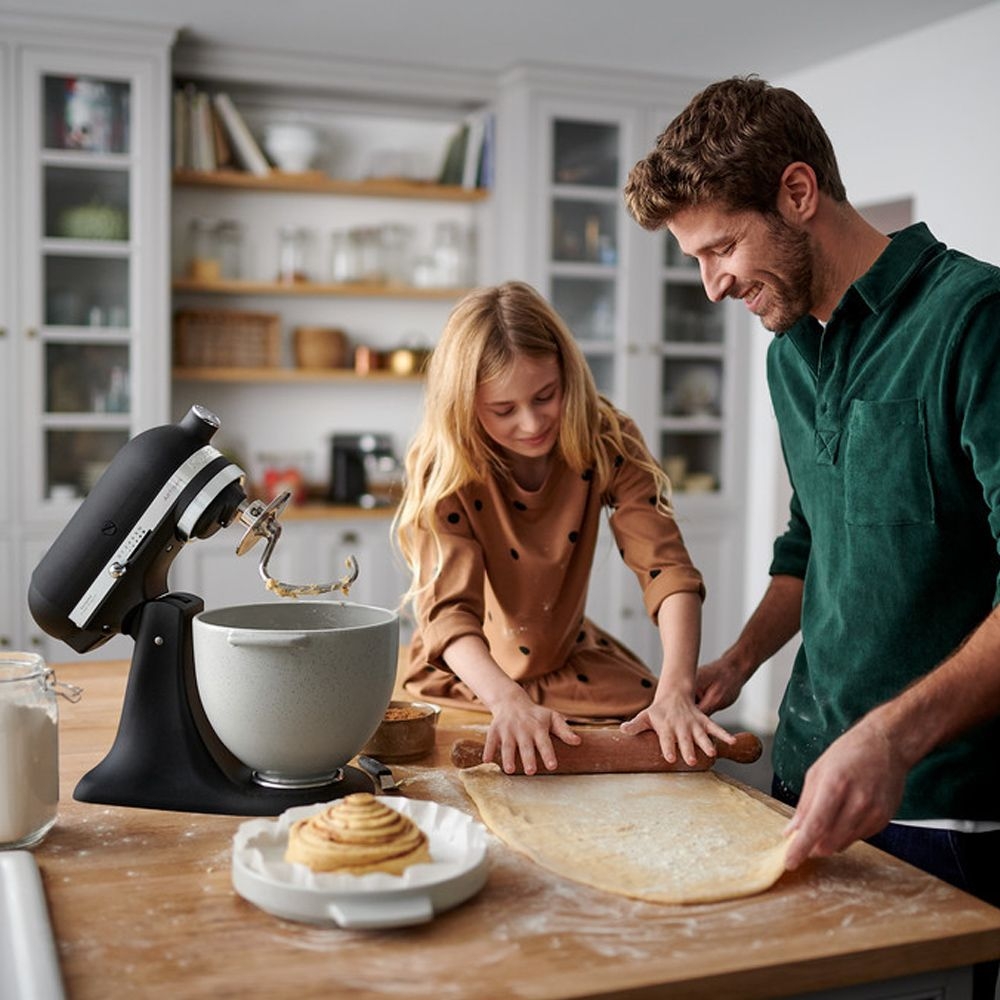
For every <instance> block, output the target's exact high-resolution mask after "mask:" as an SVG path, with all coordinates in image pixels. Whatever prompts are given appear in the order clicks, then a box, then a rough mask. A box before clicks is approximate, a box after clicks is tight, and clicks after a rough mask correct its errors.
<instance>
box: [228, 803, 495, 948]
mask: <svg viewBox="0 0 1000 1000" xmlns="http://www.w3.org/2000/svg"><path fill="white" fill-rule="evenodd" d="M380 801H381V802H383V803H384V804H385V805H387V806H389V807H390V808H392V809H395V810H396V811H397V812H400V813H402V814H403V815H404V816H408V817H409V818H410V819H412V820H413V822H414V823H416V824H417V826H419V827H420V829H421V830H423V831H424V833H426V834H427V839H428V846H429V848H430V852H431V857H432V858H433V861H432V863H431V864H419V865H412V866H411V867H409V868H407V869H406V871H405V872H404V873H403V874H402V875H386V874H383V873H382V872H372V873H370V874H368V875H342V874H330V873H317V872H313V871H311V870H310V869H309V868H308V867H306V866H305V865H301V864H290V863H289V862H287V861H285V860H284V853H285V847H286V846H287V843H288V828H289V827H290V826H291V824H292V823H293V822H295V820H297V819H301V818H302V817H305V816H312V815H314V814H315V813H317V812H320V811H321V810H322V809H324V808H326V806H325V805H323V804H317V805H310V806H296V807H295V808H294V809H288V810H286V811H285V812H283V813H282V814H281V815H280V816H279V817H278V818H277V819H276V820H267V819H256V820H249V821H247V822H246V823H243V824H241V826H240V827H239V829H238V830H237V831H236V833H235V835H234V836H233V886H234V887H235V889H236V891H237V892H238V893H239V894H240V895H241V896H242V897H243V898H244V899H247V900H249V901H250V902H251V903H253V904H254V905H256V906H259V907H260V908H261V909H262V910H266V911H267V912H268V913H273V914H274V915H275V916H278V917H283V918H284V919H286V920H300V921H304V922H306V923H313V924H336V925H337V926H340V927H349V928H381V927H405V926H407V925H409V924H420V923H425V922H426V921H428V920H431V919H432V918H433V917H434V915H435V914H436V913H441V912H442V911H444V910H447V909H450V908H451V907H453V906H457V905H458V904H459V903H462V902H464V901H465V900H467V899H469V897H471V896H473V895H475V894H476V893H477V892H479V890H480V889H481V888H482V887H483V886H484V885H485V884H486V876H487V869H488V862H487V858H486V829H485V827H483V826H482V824H480V823H477V822H476V821H475V820H474V819H472V817H471V816H468V815H466V814H465V813H464V812H461V811H460V810H458V809H452V808H451V807H450V806H444V805H441V804H440V803H437V802H423V801H420V800H418V799H406V798H391V797H384V798H381V797H380Z"/></svg>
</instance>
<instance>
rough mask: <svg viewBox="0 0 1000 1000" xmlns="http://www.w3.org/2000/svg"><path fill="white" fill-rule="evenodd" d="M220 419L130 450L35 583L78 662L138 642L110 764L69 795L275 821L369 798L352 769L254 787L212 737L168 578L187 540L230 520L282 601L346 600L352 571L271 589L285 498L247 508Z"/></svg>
mask: <svg viewBox="0 0 1000 1000" xmlns="http://www.w3.org/2000/svg"><path fill="white" fill-rule="evenodd" d="M218 428H219V419H218V417H216V416H215V415H214V414H213V413H211V412H209V411H208V410H206V409H205V408H204V407H201V406H194V407H192V408H191V410H190V411H189V412H188V413H187V415H186V416H185V417H184V419H183V420H181V421H180V423H178V424H170V425H167V426H164V427H155V428H152V429H151V430H148V431H145V432H143V433H141V434H139V435H137V436H136V437H134V438H133V439H132V440H131V441H129V442H128V443H127V444H126V445H125V446H124V447H123V448H122V449H121V451H120V452H119V453H118V454H117V455H116V456H115V458H114V460H113V461H112V463H111V465H110V466H109V467H108V469H107V471H106V472H105V473H104V475H103V476H102V477H101V478H100V479H99V480H98V482H97V484H96V485H95V486H94V488H93V490H92V491H91V493H90V495H89V496H88V497H87V498H86V500H84V502H83V503H82V504H81V506H80V508H79V509H78V510H77V511H76V513H75V514H74V515H73V517H72V518H71V519H70V521H69V523H68V524H67V525H66V526H65V528H64V529H63V530H62V532H61V533H60V534H59V536H58V537H57V538H56V540H55V541H54V542H53V544H52V546H51V548H50V549H49V550H48V552H47V553H46V554H45V556H44V558H43V559H42V561H41V562H40V563H39V564H38V566H37V567H36V569H35V571H34V573H33V574H32V577H31V586H30V589H29V593H28V603H29V607H30V609H31V613H32V615H33V616H34V618H35V621H36V622H38V624H39V626H40V627H41V628H43V629H44V630H45V631H46V632H47V633H48V634H49V635H52V636H54V637H55V638H57V639H62V640H63V641H64V642H66V643H67V644H68V645H70V646H71V647H72V648H73V649H75V650H76V651H77V652H78V653H84V652H88V651H90V650H92V649H96V648H97V647H99V646H100V645H101V644H102V643H104V642H106V641H107V640H108V639H110V638H111V637H112V636H113V635H116V634H118V633H123V634H125V635H129V636H131V637H132V639H133V640H134V642H135V652H134V653H133V656H132V665H131V669H130V671H129V677H128V683H127V686H126V690H125V700H124V704H123V706H122V715H121V719H120V721H119V725H118V733H117V735H116V737H115V741H114V744H113V745H112V747H111V749H110V751H109V752H108V754H107V756H106V757H105V758H104V760H103V761H101V763H100V764H98V765H97V766H96V767H95V768H93V769H92V770H91V771H89V772H88V773H87V774H85V775H84V776H83V778H81V780H80V782H79V784H78V785H77V786H76V789H75V791H74V798H76V799H79V800H80V801H83V802H99V803H104V804H107V805H124V806H140V807H144V808H149V809H173V810H179V811H185V812H204V813H227V814H231V815H241V816H273V815H277V814H278V813H280V812H282V811H284V810H285V809H287V808H290V807H291V806H296V805H304V804H308V803H314V802H323V801H327V800H329V799H334V798H338V797H340V796H343V795H347V794H350V793H351V792H359V791H365V792H370V791H372V790H373V784H372V781H371V779H370V778H369V777H368V776H367V775H366V774H365V773H364V772H362V771H360V770H358V769H356V768H354V767H344V768H342V769H341V771H340V774H339V776H338V777H337V778H336V779H334V780H332V781H328V782H326V783H325V784H321V785H312V786H307V787H274V786H271V785H267V786H265V785H262V784H260V783H258V782H257V781H255V780H254V775H253V773H252V772H251V771H250V769H249V768H248V767H246V766H245V765H244V764H242V763H241V762H240V761H239V760H237V759H236V758H235V757H234V756H233V755H232V754H231V753H230V752H229V751H228V750H227V749H226V748H225V747H224V746H222V744H221V742H220V741H219V739H218V737H217V736H216V735H215V733H214V732H213V731H212V728H211V726H210V725H209V724H208V721H207V719H206V717H205V712H204V709H203V708H202V705H201V701H200V699H199V696H198V688H197V684H196V682H195V671H194V655H193V651H192V638H191V636H192V626H191V622H192V619H193V618H194V616H195V615H196V614H198V613H199V612H200V611H201V610H202V609H203V608H204V603H203V601H202V600H201V598H199V597H196V596H195V595H193V594H185V593H168V592H167V571H168V569H169V567H170V565H171V563H172V562H173V560H174V559H175V558H176V556H177V553H178V552H180V550H181V549H182V548H183V547H184V545H185V544H186V543H187V542H188V541H190V540H192V539H195V538H208V537H210V536H211V535H213V534H215V533H216V532H217V531H218V530H219V529H220V528H223V527H226V526H228V525H229V524H231V523H233V522H234V521H239V523H240V524H242V525H244V526H245V528H246V532H245V534H244V535H243V538H242V540H241V541H240V543H239V545H238V546H237V548H236V552H237V554H238V555H243V554H244V553H246V552H248V551H249V550H250V549H251V548H253V546H254V545H255V544H256V543H257V542H258V541H260V540H261V539H264V540H265V542H266V548H265V550H264V554H263V556H262V558H261V561H260V567H259V568H260V574H261V576H262V577H263V579H264V582H265V583H266V584H267V586H268V588H269V589H271V590H273V591H275V592H277V593H278V594H280V595H282V596H296V595H298V594H300V593H306V594H316V593H322V592H324V591H330V590H341V591H343V592H344V593H346V592H347V589H348V587H349V585H350V584H351V583H352V582H353V580H354V579H355V578H356V576H357V567H356V565H354V564H353V560H351V561H350V563H349V566H350V570H351V572H350V573H349V575H348V576H347V577H345V578H344V579H343V580H341V581H339V582H337V583H334V584H327V585H322V586H315V585H309V586H304V587H296V586H294V585H290V584H283V583H279V582H278V581H276V580H274V579H273V578H272V577H271V576H270V575H269V574H268V571H267V562H268V559H269V558H270V555H271V553H272V551H273V549H274V546H275V544H276V542H277V540H278V538H279V536H280V534H281V526H280V524H279V523H278V520H277V519H278V515H279V514H280V513H281V511H282V510H283V509H284V507H285V505H286V504H287V502H288V500H289V495H288V494H287V493H285V494H282V495H281V496H279V497H277V498H276V499H275V500H274V501H272V502H271V503H270V504H265V503H263V502H262V501H259V500H250V499H249V498H248V497H247V496H246V494H245V493H244V491H243V488H242V481H243V478H244V473H243V470H242V469H240V468H239V466H237V465H235V464H233V463H232V462H230V461H229V459H228V458H226V457H225V456H224V455H222V454H221V453H220V452H219V451H217V450H216V449H215V448H213V447H212V446H211V445H210V444H209V442H210V440H211V438H212V436H213V435H214V434H215V432H216V430H218Z"/></svg>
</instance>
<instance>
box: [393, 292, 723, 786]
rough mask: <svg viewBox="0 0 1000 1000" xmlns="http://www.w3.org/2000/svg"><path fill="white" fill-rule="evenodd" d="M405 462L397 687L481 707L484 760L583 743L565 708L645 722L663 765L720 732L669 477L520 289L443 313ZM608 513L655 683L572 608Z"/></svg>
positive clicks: (557, 327)
mask: <svg viewBox="0 0 1000 1000" xmlns="http://www.w3.org/2000/svg"><path fill="white" fill-rule="evenodd" d="M406 473H407V483H406V488H405V491H404V494H403V500H402V504H401V506H400V509H399V511H398V513H397V515H396V522H395V530H396V534H397V539H398V542H399V546H400V549H401V551H402V553H403V555H404V557H405V558H406V561H407V563H408V565H409V567H410V569H411V571H412V574H413V580H412V585H411V588H410V590H409V592H408V593H407V595H405V597H404V601H405V600H407V599H412V600H413V604H414V610H415V613H416V631H415V634H414V636H413V640H412V643H411V645H410V663H409V668H408V671H407V675H406V678H405V682H404V686H405V688H406V690H407V691H408V692H409V693H410V694H413V695H415V696H417V697H419V698H423V699H428V700H431V701H435V702H441V703H445V704H450V705H458V706H460V707H463V708H474V709H481V710H487V711H489V712H491V713H492V719H491V721H490V725H489V729H488V731H487V735H486V741H485V747H484V759H485V760H493V759H494V757H495V755H496V753H497V751H499V755H500V763H501V765H502V766H503V768H504V770H505V771H508V772H510V771H512V770H513V768H514V763H515V759H516V757H517V755H518V754H519V755H520V757H521V761H522V763H523V766H524V769H525V771H526V772H527V773H529V774H531V773H534V772H535V771H536V770H537V766H538V760H539V759H540V760H541V762H542V764H543V765H544V766H545V767H546V768H548V769H549V770H551V769H553V768H554V767H555V766H556V752H555V749H554V747H553V741H552V737H553V736H555V737H557V738H558V739H560V740H562V741H563V742H564V743H571V744H575V743H579V742H580V737H579V735H577V734H576V733H574V732H573V731H572V730H571V729H570V727H569V725H568V724H567V718H572V719H577V720H583V719H587V720H597V719H601V720H607V719H609V718H615V719H619V720H620V719H623V718H626V719H629V720H630V721H628V722H626V723H625V724H624V725H623V726H622V729H623V730H624V731H625V732H627V733H638V732H641V731H643V730H646V729H653V730H655V731H656V732H657V734H658V735H659V739H660V745H661V747H662V749H663V754H664V757H665V758H666V759H667V760H669V761H674V760H676V758H677V753H678V752H679V753H680V755H681V756H682V757H683V758H684V759H685V760H687V761H690V762H693V761H694V753H695V745H697V746H699V747H701V748H702V749H703V750H704V751H705V752H706V753H709V754H711V753H714V747H713V744H712V737H717V738H719V739H722V740H725V741H727V742H730V741H731V740H732V737H731V736H729V734H728V733H726V731H725V730H723V729H722V728H721V727H719V726H718V725H717V724H716V723H714V722H712V721H711V720H710V719H708V717H707V716H705V715H704V714H703V713H702V712H700V711H699V710H698V708H697V707H696V706H695V703H694V676H695V668H696V665H697V658H698V649H699V644H700V631H701V601H702V598H703V596H704V587H703V585H702V579H701V575H700V574H699V573H698V571H697V570H696V569H695V568H694V567H693V566H692V564H691V560H690V558H689V557H688V554H687V551H686V549H685V548H684V544H683V542H682V540H681V536H680V532H679V531H678V529H677V525H676V523H675V522H674V519H673V517H672V516H671V512H670V508H669V506H668V503H667V499H666V494H667V492H668V491H669V482H668V480H667V478H666V476H665V475H664V473H663V471H662V470H661V469H660V467H659V466H658V465H657V463H656V462H655V461H654V460H653V458H652V456H651V455H650V454H649V451H648V450H647V448H646V446H645V444H644V443H643V440H642V437H641V435H640V433H639V430H638V428H637V427H636V426H635V424H634V423H633V422H632V421H631V420H630V419H629V418H628V417H626V416H625V415H624V414H623V413H621V412H619V411H618V410H616V409H615V408H614V407H613V406H612V405H611V403H609V402H608V401H607V400H606V399H604V398H603V397H601V396H599V395H598V393H597V389H596V387H595V385H594V381H593V378H592V376H591V374H590V369H589V368H588V366H587V363H586V361H585V359H584V357H583V355H582V353H581V352H580V349H579V347H578V346H577V344H576V341H575V340H574V339H573V336H572V334H571V333H570V332H569V330H568V329H567V328H566V326H565V325H564V324H563V322H562V321H561V320H560V318H559V317H558V316H557V315H556V313H555V311H554V310H553V309H552V308H551V307H550V306H549V305H548V303H546V302H545V300H544V299H543V298H542V297H541V296H540V295H539V294H538V293H537V292H536V291H534V289H532V288H531V287H529V286H528V285H525V284H523V283H520V282H508V283H507V284H503V285H499V286H497V287H493V288H483V289H478V290H476V291H473V292H471V293H470V294H469V295H467V296H466V297H465V298H464V299H463V300H462V301H461V302H459V303H458V305H457V306H456V307H455V309H454V311H453V312H452V314H451V317H450V319H449V320H448V323H447V326H446V327H445V330H444V332H443V334H442V336H441V340H440V342H439V343H438V345H437V347H436V348H435V349H434V353H433V355H432V357H431V361H430V364H429V368H428V372H427V387H426V399H425V409H424V416H423V420H422V423H421V426H420V428H419V429H418V431H417V434H416V437H415V438H414V441H413V443H412V445H411V446H410V449H409V452H408V454H407V458H406ZM605 507H606V508H608V509H609V510H610V511H611V515H610V523H611V527H612V530H613V532H614V535H615V538H616V540H617V543H618V547H619V550H620V552H621V555H622V558H623V559H624V560H625V562H626V564H627V565H628V566H629V567H630V568H631V569H633V570H634V571H635V574H636V576H637V577H638V579H639V585H640V587H641V588H642V593H643V599H644V602H645V607H646V611H647V612H648V614H649V615H650V617H651V619H652V620H653V622H655V623H656V624H657V625H658V626H659V630H660V636H661V640H662V644H663V661H662V665H661V670H660V679H659V682H658V683H657V680H656V678H655V677H654V675H653V674H652V673H651V672H650V671H649V670H648V669H647V668H646V667H645V666H644V665H643V664H642V663H641V662H639V660H638V659H637V658H636V657H635V655H634V654H633V653H631V652H630V651H629V650H628V649H626V648H625V647H624V646H623V645H621V643H619V642H617V641H616V640H615V639H614V638H613V637H612V636H610V635H608V634H607V633H606V632H604V631H603V630H602V629H601V628H599V627H598V626H597V625H595V624H594V623H593V622H591V621H590V620H589V619H587V618H586V617H585V614H584V606H585V603H586V598H587V587H588V582H589V580H590V571H591V565H592V563H593V558H594V551H595V548H596V544H597V535H598V527H599V522H600V516H601V511H602V509H603V508H605Z"/></svg>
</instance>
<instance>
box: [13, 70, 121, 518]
mask: <svg viewBox="0 0 1000 1000" xmlns="http://www.w3.org/2000/svg"><path fill="white" fill-rule="evenodd" d="M23 84H24V87H25V91H26V94H25V96H26V98H27V99H26V101H25V107H26V121H25V126H26V128H25V134H26V136H27V137H28V140H29V141H28V144H27V145H28V149H27V151H26V153H25V156H26V168H25V173H26V177H25V185H24V191H25V193H26V195H28V198H29V199H30V200H31V201H34V206H33V210H31V211H28V212H26V216H25V217H26V219H27V220H29V223H28V225H27V226H26V227H25V228H26V230H27V232H26V236H27V241H26V245H27V247H28V248H30V249H31V250H32V251H33V252H32V260H31V267H32V268H33V269H34V273H35V274H36V276H37V281H36V282H35V283H34V284H35V287H36V288H37V298H35V299H34V301H33V302H32V301H31V300H30V299H29V300H28V307H27V308H26V309H25V313H26V317H31V318H30V319H29V322H28V337H29V340H30V341H31V342H32V343H31V347H30V349H29V351H28V352H27V353H28V361H29V366H27V368H28V370H27V373H26V374H27V375H28V384H27V385H26V387H25V388H26V391H25V398H26V401H27V402H28V410H29V412H28V413H27V414H26V415H27V416H28V417H29V422H28V423H27V427H26V428H25V430H26V431H27V433H29V434H30V433H32V431H31V430H30V429H28V428H31V427H32V426H34V427H36V428H37V431H36V432H35V433H37V434H39V435H40V440H39V441H38V442H37V444H38V447H37V448H36V449H34V453H35V454H36V455H37V456H38V459H37V461H38V463H39V464H38V466H37V468H36V469H35V470H34V476H33V479H34V482H33V483H32V484H31V487H33V489H31V493H32V494H34V496H33V499H36V500H37V501H39V502H41V503H52V502H55V503H59V502H65V501H71V500H74V499H78V498H80V497H83V496H85V495H86V494H87V493H88V492H89V490H90V489H91V488H92V487H93V485H94V483H95V482H96V480H97V478H98V477H99V476H100V475H101V473H102V472H103V471H104V469H105V468H106V466H107V464H108V462H110V460H111V458H112V457H113V456H114V454H115V452H116V451H117V450H118V449H119V448H121V446H122V445H123V444H125V442H126V441H127V440H128V438H129V437H130V435H131V433H132V424H133V421H132V410H133V407H132V389H131V386H132V381H133V377H132V376H133V358H132V353H133V348H132V328H133V319H132V313H133V300H134V288H133V284H134V275H135V274H136V260H135V258H136V243H135V240H134V233H135V228H136V227H135V225H134V224H133V214H134V206H133V201H134V196H133V192H134V191H135V190H136V187H135V185H136V178H135V168H136V158H135V156H134V151H133V148H132V134H133V122H132V113H133V108H132V97H133V90H134V81H133V80H132V79H130V78H128V77H126V78H116V77H112V76H110V75H109V76H107V77H105V76H103V75H93V74H89V75H88V74H72V75H70V74H68V73H65V72H52V71H48V70H47V69H46V68H45V67H44V65H40V66H39V67H38V68H37V69H35V70H34V71H33V72H32V71H31V69H30V67H29V70H28V78H27V79H25V80H24V81H23ZM32 98H33V99H32ZM31 222H34V227H35V231H34V232H32V231H31V230H32V226H31ZM31 306H34V308H33V309H32V308H31ZM31 411H33V412H31ZM32 416H33V417H34V418H35V419H34V420H33V421H32V420H31V417H32Z"/></svg>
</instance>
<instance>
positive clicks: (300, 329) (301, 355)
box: [294, 326, 348, 368]
mask: <svg viewBox="0 0 1000 1000" xmlns="http://www.w3.org/2000/svg"><path fill="white" fill-rule="evenodd" d="M294 344H295V363H296V365H298V366H299V368H343V367H345V366H346V365H347V362H348V357H347V334H346V333H344V331H343V330H338V329H337V328H336V327H332V326H297V327H296V328H295V333H294Z"/></svg>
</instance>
